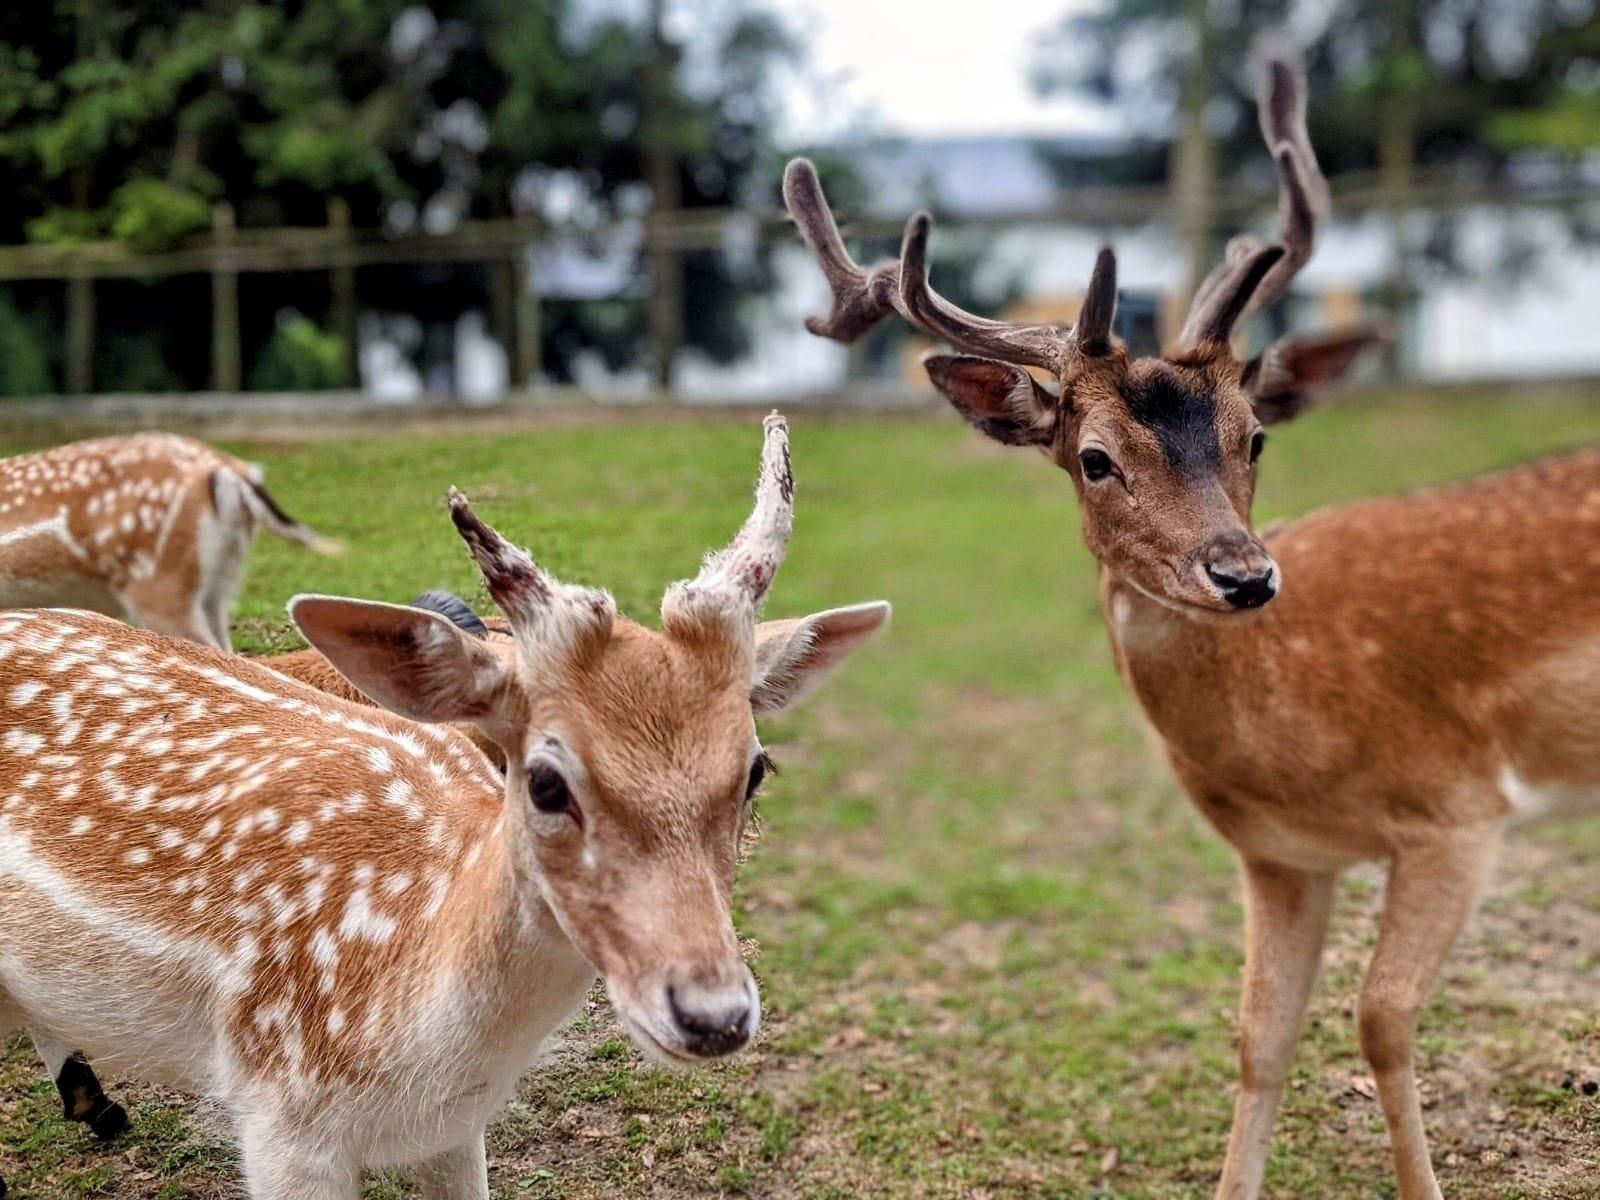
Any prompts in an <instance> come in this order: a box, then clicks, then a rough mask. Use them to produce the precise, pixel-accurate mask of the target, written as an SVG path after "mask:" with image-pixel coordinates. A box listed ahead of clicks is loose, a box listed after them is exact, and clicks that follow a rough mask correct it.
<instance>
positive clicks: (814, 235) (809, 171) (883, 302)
mask: <svg viewBox="0 0 1600 1200" xmlns="http://www.w3.org/2000/svg"><path fill="white" fill-rule="evenodd" d="M783 202H784V206H785V207H786V208H788V210H789V215H790V216H791V217H793V218H794V223H795V224H796V225H797V226H799V228H800V236H801V237H803V238H805V240H806V244H807V245H809V246H810V247H811V252H812V253H813V254H814V255H815V256H816V259H817V262H818V264H819V265H820V266H821V267H822V273H823V275H824V276H826V278H827V280H828V286H829V287H830V288H831V289H832V290H833V307H832V308H831V309H830V311H829V312H828V315H827V316H825V317H807V318H806V328H807V329H809V330H810V331H811V332H812V333H814V334H816V335H817V336H818V337H825V338H832V339H833V340H834V341H836V342H853V341H855V340H856V339H857V338H858V337H860V336H861V335H862V334H864V333H866V332H867V330H869V329H871V328H872V327H873V326H874V325H876V324H877V323H878V322H879V321H881V320H883V319H884V318H885V317H887V316H888V315H889V314H890V313H891V312H895V311H897V310H898V309H899V303H898V301H899V293H900V264H899V263H896V262H889V261H884V262H881V263H878V264H877V265H875V266H874V267H872V268H871V269H870V270H866V269H863V268H862V267H860V266H858V265H857V264H856V261H855V259H853V258H851V257H850V252H849V251H848V250H846V249H845V248H844V239H843V238H841V237H840V236H839V226H838V225H837V224H836V223H835V221H834V219H833V211H832V210H831V209H830V208H829V207H828V200H827V197H826V196H824V195H823V194H822V183H821V181H820V180H819V179H818V178H817V168H816V167H815V166H813V165H812V163H811V160H810V159H808V158H796V159H793V160H791V161H790V163H789V165H788V167H787V168H786V169H785V170H784V172H783ZM902 315H904V314H902Z"/></svg>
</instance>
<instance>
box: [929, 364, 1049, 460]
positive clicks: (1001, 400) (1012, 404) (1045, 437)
mask: <svg viewBox="0 0 1600 1200" xmlns="http://www.w3.org/2000/svg"><path fill="white" fill-rule="evenodd" d="M922 365H923V367H925V368H926V369H927V372H928V378H929V379H931V380H933V386H934V387H936V388H938V389H939V391H940V393H941V394H942V395H943V396H944V398H945V399H946V400H948V401H950V403H951V404H953V405H955V406H956V411H957V412H959V413H960V414H961V415H962V416H963V417H965V418H966V419H967V421H968V422H969V423H970V424H972V425H973V427H974V428H976V429H978V430H979V431H980V432H982V433H985V434H987V435H988V436H989V437H992V438H993V439H994V440H995V441H997V442H1004V443H1005V444H1006V445H1008V446H1044V445H1048V444H1049V442H1050V439H1051V436H1052V435H1053V434H1054V432H1055V423H1056V398H1055V396H1053V395H1052V394H1051V393H1050V392H1049V391H1048V390H1047V389H1046V388H1044V387H1043V386H1042V385H1041V384H1040V383H1039V382H1038V381H1037V380H1036V379H1034V377H1033V376H1032V375H1030V374H1028V372H1026V371H1025V370H1023V369H1022V368H1021V367H1019V366H1015V365H1013V364H1012V363H1007V362H1001V361H1000V360H999V359H995V358H977V357H974V356H973V355H970V354H930V355H928V356H927V357H926V358H924V359H923V360H922Z"/></svg>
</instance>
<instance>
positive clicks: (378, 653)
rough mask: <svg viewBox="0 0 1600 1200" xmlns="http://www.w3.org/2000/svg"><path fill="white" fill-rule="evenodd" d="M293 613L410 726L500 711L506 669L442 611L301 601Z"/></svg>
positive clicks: (347, 673)
mask: <svg viewBox="0 0 1600 1200" xmlns="http://www.w3.org/2000/svg"><path fill="white" fill-rule="evenodd" d="M289 616H290V618H291V619H293V621H294V623H295V625H297V626H298V627H299V629H300V632H301V633H303V634H304V635H305V639H306V641H308V642H310V643H311V644H312V645H313V646H314V647H316V649H317V650H319V651H321V653H322V655H323V657H324V658H326V659H327V660H328V661H329V662H330V663H332V664H333V666H334V669H335V670H337V671H338V672H339V674H341V675H343V676H344V677H345V678H346V679H348V680H349V681H350V682H351V683H352V684H353V685H354V686H355V687H356V688H357V689H358V690H359V691H360V692H361V693H362V694H363V695H366V696H368V697H370V698H371V699H372V700H373V701H374V702H375V703H377V704H380V705H382V706H383V707H384V708H387V709H389V710H390V711H392V712H397V713H399V714H400V715H401V716H402V717H410V718H411V719H412V720H413V721H475V722H478V723H480V724H481V723H486V722H488V721H490V720H491V719H492V718H493V716H494V714H495V709H496V705H495V701H496V698H497V694H498V693H500V691H501V688H502V685H503V684H504V683H505V680H506V674H507V668H506V666H505V664H504V663H503V662H502V661H501V660H500V659H499V658H498V657H496V655H495V654H494V652H493V651H492V650H490V649H489V648H488V647H486V646H485V645H484V644H483V642H482V641H480V640H479V639H477V638H475V637H473V636H472V635H470V634H468V633H464V632H462V631H461V630H460V629H458V628H457V627H456V626H455V625H452V624H451V623H450V621H449V620H448V619H447V618H445V617H443V616H440V615H439V614H438V613H435V612H429V611H427V610H425V609H419V608H411V607H408V606H405V605H400V604H383V603H380V602H378V601H374V600H345V599H341V598H339V597H336V596H296V597H295V598H294V599H293V600H291V601H289Z"/></svg>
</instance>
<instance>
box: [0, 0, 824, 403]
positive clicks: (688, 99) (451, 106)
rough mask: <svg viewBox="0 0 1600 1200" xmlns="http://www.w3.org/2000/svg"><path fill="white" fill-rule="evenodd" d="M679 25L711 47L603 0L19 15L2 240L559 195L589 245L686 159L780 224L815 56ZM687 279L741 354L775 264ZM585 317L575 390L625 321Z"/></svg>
mask: <svg viewBox="0 0 1600 1200" xmlns="http://www.w3.org/2000/svg"><path fill="white" fill-rule="evenodd" d="M675 9H676V10H677V12H678V15H680V16H681V15H686V13H685V11H684V10H692V13H693V15H694V16H695V18H696V36H695V41H694V45H693V46H691V47H688V48H685V47H679V46H675V45H664V46H663V45H659V44H658V40H657V38H656V36H655V34H654V31H652V30H650V29H648V28H647V27H646V25H645V23H644V21H643V20H641V14H640V12H639V11H638V10H637V9H631V10H621V9H617V8H616V7H614V6H604V7H602V8H600V9H599V10H596V8H595V7H594V6H592V5H589V4H587V3H584V2H583V0H423V2H420V3H415V2H413V0H303V2H300V3H295V4H280V3H276V2H267V0H217V2H216V3H208V4H205V5H196V4H187V5H174V4H165V3H158V2H156V0H128V2H127V3H124V4H118V5H112V4H110V3H108V2H104V0H38V2H37V3H28V4H9V5H0V189H3V190H4V192H5V194H6V195H7V196H8V198H9V200H10V201H11V202H10V203H9V204H8V206H7V207H6V208H5V209H4V210H3V211H0V241H16V240H29V241H35V242H43V243H50V244H54V245H73V244H81V243H84V242H89V241H93V240H96V239H101V238H107V237H111V238H117V239H119V240H122V241H125V242H127V243H128V244H130V245H132V246H134V247H135V248H137V249H140V250H161V249H166V248H170V247H172V246H174V245H176V244H178V243H180V242H182V241H183V239H185V238H186V237H188V236H190V235H191V234H194V233H197V232H200V231H203V230H204V229H205V228H206V227H207V225H208V223H209V219H210V217H209V213H210V211H211V206H212V205H213V204H215V203H216V202H217V201H226V202H228V203H229V204H231V205H232V207H233V209H234V211H235V212H236V213H237V214H238V220H239V224H240V226H241V228H243V229H249V228H252V227H264V226H279V225H322V224H324V223H325V222H326V220H327V203H328V200H329V198H330V197H331V196H338V197H339V198H340V199H342V200H343V201H344V202H345V204H346V205H347V207H348V211H349V212H350V214H351V220H352V224H353V225H354V227H355V228H357V229H366V230H372V229H378V228H383V227H386V226H390V225H393V224H396V223H398V224H400V225H405V224H407V223H408V222H411V221H415V220H416V219H417V214H418V213H421V212H424V211H426V212H428V213H429V214H430V216H435V217H436V216H439V215H443V216H444V217H445V218H446V219H452V218H473V217H476V218H495V217H507V216H510V215H512V214H513V213H514V212H516V211H517V210H518V208H519V207H526V206H528V205H530V204H531V205H533V206H534V207H538V206H539V205H540V203H541V202H542V197H543V196H544V194H545V192H546V190H547V189H546V185H547V184H551V183H552V182H554V183H555V184H557V185H559V190H560V191H561V192H562V194H563V195H565V196H569V197H571V196H576V197H577V200H576V203H575V205H574V206H573V207H574V209H575V211H571V212H567V213H565V214H563V215H562V219H565V220H570V221H571V222H572V223H573V224H574V225H576V226H577V227H579V229H580V230H581V231H583V232H586V233H589V232H595V231H597V230H601V229H603V228H604V227H605V224H606V223H607V222H608V221H610V220H611V219H613V218H614V217H616V216H617V215H619V213H626V214H627V215H634V214H636V213H637V211H638V208H639V205H640V201H641V197H643V196H645V195H647V194H648V189H647V187H646V182H647V179H648V177H649V169H648V167H649V159H650V157H651V155H650V153H649V151H650V150H651V148H653V147H661V146H665V147H666V148H667V149H668V150H669V151H670V153H671V160H670V166H671V167H672V168H674V169H675V170H676V171H677V174H678V178H679V184H680V191H681V194H682V201H681V202H682V204H683V205H684V206H686V207H697V206H705V205H727V204H737V203H741V202H746V201H749V200H751V199H752V198H756V199H759V200H760V201H761V202H762V203H768V202H770V201H771V200H772V199H773V195H772V186H773V181H774V180H775V179H776V177H777V173H776V162H777V155H776V154H775V153H773V149H772V146H771V144H770V132H769V131H770V130H771V128H772V126H773V123H774V118H775V115H776V110H777V104H778V99H779V97H780V94H781V92H780V88H779V87H778V86H777V79H778V69H779V68H780V67H781V66H782V65H783V64H784V63H785V62H786V61H788V60H790V59H791V58H792V57H793V56H794V55H795V53H796V49H795V45H794V43H793V41H792V39H791V38H790V36H789V34H788V32H787V31H786V30H785V28H784V27H783V26H781V25H780V24H778V23H777V22H776V21H775V20H774V19H773V18H772V17H770V16H769V15H766V14H764V13H762V12H760V11H747V10H745V9H744V8H742V7H741V6H738V5H728V4H725V3H723V2H722V0H675ZM702 60H704V61H702ZM637 265H638V269H639V271H640V273H642V270H643V263H642V262H640V263H639V264H637ZM684 274H685V284H686V289H687V292H688V294H689V296H690V299H691V303H690V304H689V305H688V306H687V310H686V311H687V319H688V329H687V335H688V339H689V342H690V344H691V345H694V346H697V347H699V348H700V349H702V350H704V351H705V352H707V353H709V354H711V355H713V356H714V357H717V358H721V359H726V358H727V357H729V356H731V355H733V354H736V353H737V352H738V351H739V350H740V349H742V347H743V345H744V329H743V326H742V324H741V310H742V308H743V305H742V304H741V300H742V298H743V297H744V296H745V295H746V294H747V293H749V292H750V291H751V290H753V289H756V288H760V287H762V286H764V285H765V284H766V283H767V282H768V264H767V257H766V251H765V250H764V249H763V250H757V251H755V252H754V253H752V254H749V255H746V256H744V257H743V258H740V257H738V256H736V255H722V254H714V255H713V254H707V255H703V256H699V257H698V258H697V259H696V260H695V261H693V262H690V263H688V264H686V265H685V267H684ZM191 303H195V304H197V305H198V297H196V298H195V299H193V300H191ZM207 316H208V314H207V313H206V312H204V311H203V310H200V309H198V307H197V309H196V311H194V312H190V313H184V314H181V316H180V314H174V319H188V320H192V321H193V322H194V323H195V324H199V323H201V322H203V321H205V320H206V318H207ZM569 317H570V320H569V322H568V323H569V326H570V328H571V332H572V334H573V335H574V336H573V337H571V338H566V339H565V340H563V339H561V338H558V339H557V340H556V341H551V342H547V345H546V348H545V349H546V358H547V361H549V362H550V363H551V366H552V369H554V370H556V371H557V372H560V371H562V370H563V369H564V367H563V363H564V360H565V359H566V358H567V357H569V351H570V347H571V346H573V345H577V344H581V343H582V341H583V339H584V338H585V337H586V336H588V335H590V334H593V335H594V336H595V337H596V338H599V339H603V338H605V337H606V336H607V335H608V334H610V333H614V332H615V330H614V329H612V328H606V326H607V324H608V322H609V321H610V314H600V315H594V316H592V315H591V313H590V311H589V310H588V309H587V308H584V309H582V310H575V311H574V312H573V313H571V314H569ZM246 321H247V324H248V314H247V316H246ZM611 324H612V325H613V326H614V324H615V323H614V322H611ZM628 324H629V332H628V335H627V336H626V337H625V338H622V339H617V340H615V341H614V344H613V345H612V346H608V347H607V348H606V353H607V354H608V356H611V355H620V356H621V357H622V358H624V359H636V358H637V355H638V350H639V341H640V335H641V333H642V321H640V320H637V319H633V320H630V322H629V323H628ZM591 326H592V327H591ZM187 352H188V353H194V354H197V355H198V354H202V353H204V343H203V342H199V343H192V344H191V345H190V347H189V348H188V350H187ZM194 365H195V364H193V363H189V364H187V366H186V368H185V370H186V373H187V374H189V375H191V376H193V375H197V374H199V373H200V372H198V371H196V370H194V369H192V368H193V367H194Z"/></svg>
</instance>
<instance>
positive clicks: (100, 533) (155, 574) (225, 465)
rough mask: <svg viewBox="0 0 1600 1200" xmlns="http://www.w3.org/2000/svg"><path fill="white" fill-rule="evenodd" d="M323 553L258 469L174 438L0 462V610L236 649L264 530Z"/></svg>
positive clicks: (91, 444)
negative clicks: (233, 635)
mask: <svg viewBox="0 0 1600 1200" xmlns="http://www.w3.org/2000/svg"><path fill="white" fill-rule="evenodd" d="M258 527H259V528H263V529H266V530H268V531H270V532H272V533H275V534H277V535H278V536H279V537H281V538H284V539H285V540H287V541H290V542H295V543H297V544H298V545H302V546H306V547H309V548H310V549H312V550H314V551H316V552H318V553H322V554H330V553H337V552H338V550H339V548H340V547H339V543H338V542H335V541H333V540H331V539H329V538H325V537H322V536H320V535H318V534H317V533H315V532H313V531H312V530H310V529H308V528H306V527H305V526H304V525H302V524H300V523H299V522H298V521H295V520H294V519H292V518H291V517H289V516H288V515H287V514H286V513H285V512H284V511H283V509H281V508H280V507H278V504H277V502H276V501H274V500H273V498H272V496H271V495H270V494H269V493H268V492H267V490H266V488H265V487H263V486H262V483H261V469H260V468H259V467H257V466H255V465H253V464H251V463H247V462H243V461H241V460H239V459H237V458H234V457H233V456H232V455H229V454H224V453H222V452H221V451H220V450H216V449H213V448H212V447H210V446H207V445H205V444H204V443H203V442H197V441H195V440H194V439H192V438H186V437H178V436H177V435H175V434H169V433H139V434H133V435H130V436H127V437H103V438H92V439H90V440H88V441H82V442H69V443H68V444H66V445H64V446H56V447H54V448H52V449H50V450H41V451H39V452H37V453H34V454H23V455H19V456H17V457H15V458H8V459H0V608H36V607H40V606H50V607H58V608H86V609H89V610H91V611H93V612H100V613H105V614H106V615H108V616H114V617H124V618H126V619H127V620H129V621H132V622H133V623H134V624H136V625H142V626H144V627H145V628H147V629H153V630H155V631H156V632H157V633H167V634H171V635H173V636H175V637H184V638H188V639H190V640H191V641H196V642H199V643H201V644H202V645H206V646H216V647H217V648H219V649H222V650H226V649H228V648H229V636H228V614H229V611H230V610H231V608H232V606H233V599H234V593H235V591H236V590H237V587H238V584H239V578H240V576H241V574H242V573H243V571H244V559H245V554H246V552H247V551H248V550H249V549H250V542H251V539H252V538H253V537H254V536H255V532H256V529H257V528H258Z"/></svg>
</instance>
